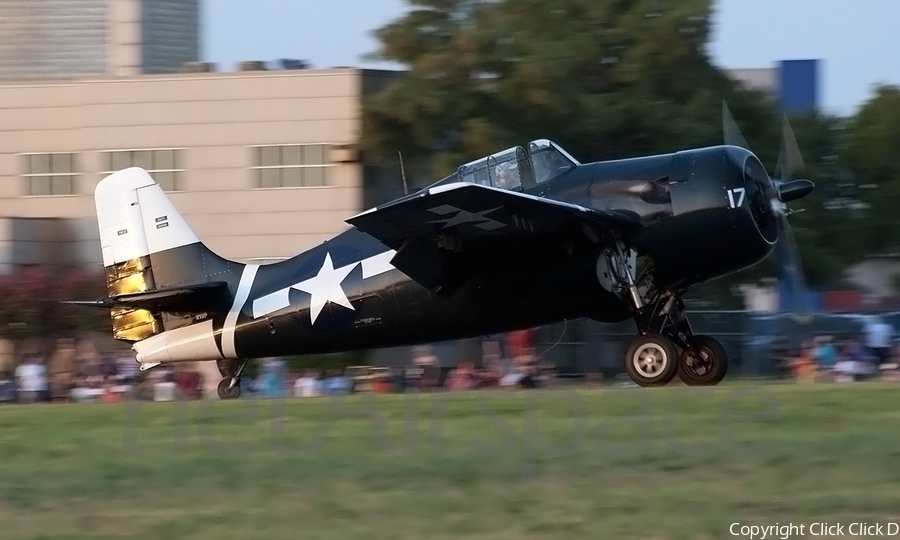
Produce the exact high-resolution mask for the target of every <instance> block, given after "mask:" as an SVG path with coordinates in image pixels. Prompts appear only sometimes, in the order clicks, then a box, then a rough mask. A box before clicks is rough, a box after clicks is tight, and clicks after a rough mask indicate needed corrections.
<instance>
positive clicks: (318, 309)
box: [292, 253, 359, 324]
mask: <svg viewBox="0 0 900 540" xmlns="http://www.w3.org/2000/svg"><path fill="white" fill-rule="evenodd" d="M357 264H359V263H358V262H355V263H353V264H350V265H347V266H343V267H341V268H338V269H335V268H334V263H332V262H331V254H330V253H326V254H325V262H324V263H322V268H321V269H320V270H319V273H318V274H316V276H315V277H311V278H309V279H307V280H306V281H301V282H300V283H297V284H296V285H293V286H292V287H293V288H295V289H297V290H300V291H303V292H305V293H309V294H310V295H312V296H311V298H310V300H309V318H310V322H311V323H312V324H315V323H316V319H317V318H318V317H319V314H320V313H322V308H324V307H325V304H327V303H328V302H332V303H334V304H338V305H340V306H344V307H345V308H348V309H354V308H353V304H351V303H350V300H348V299H347V295H346V294H345V293H344V289H342V288H341V282H342V281H344V279H345V278H346V277H347V275H349V274H350V272H352V271H353V269H354V268H356V265H357Z"/></svg>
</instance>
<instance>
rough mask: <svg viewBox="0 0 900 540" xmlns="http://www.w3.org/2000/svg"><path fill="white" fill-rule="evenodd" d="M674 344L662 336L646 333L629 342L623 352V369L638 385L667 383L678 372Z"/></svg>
mask: <svg viewBox="0 0 900 540" xmlns="http://www.w3.org/2000/svg"><path fill="white" fill-rule="evenodd" d="M676 351H677V349H676V347H675V344H674V343H672V341H671V340H670V339H669V338H667V337H664V336H661V335H658V334H647V335H643V336H638V337H636V338H635V339H634V341H632V342H631V346H629V347H628V352H627V353H626V354H625V370H626V371H627V372H628V376H629V377H631V380H632V381H634V382H635V383H636V384H638V385H640V386H662V385H664V384H668V383H670V382H671V381H672V379H674V378H675V375H676V374H677V373H678V365H679V362H678V354H677V352H676Z"/></svg>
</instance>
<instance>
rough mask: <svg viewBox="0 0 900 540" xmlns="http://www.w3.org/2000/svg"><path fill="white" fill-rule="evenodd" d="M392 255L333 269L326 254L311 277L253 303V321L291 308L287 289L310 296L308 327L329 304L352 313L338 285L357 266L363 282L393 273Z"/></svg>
mask: <svg viewBox="0 0 900 540" xmlns="http://www.w3.org/2000/svg"><path fill="white" fill-rule="evenodd" d="M394 254H396V251H394V250H390V251H385V252H383V253H379V254H378V255H374V256H372V257H369V258H367V259H363V260H361V261H357V262H354V263H351V264H348V265H346V266H341V267H338V268H335V267H334V263H333V262H332V260H331V253H328V252H326V253H325V260H324V261H322V267H321V268H319V271H318V272H317V273H316V275H315V276H313V277H311V278H308V279H305V280H303V281H301V282H298V283H295V284H293V285H291V286H290V287H285V288H284V289H280V290H278V291H275V292H273V293H271V294H267V295H265V296H261V297H259V298H257V299H256V300H254V301H253V318H254V319H258V318H260V317H264V316H266V315H269V314H271V313H274V312H276V311H279V310H281V309H284V308H286V307H289V306H290V305H291V302H290V298H289V296H290V290H291V289H297V290H298V291H303V292H305V293H308V294H309V295H310V300H309V318H310V323H311V324H315V323H316V319H318V318H319V315H320V314H321V313H322V309H324V308H325V306H326V305H327V304H328V303H329V302H331V303H333V304H337V305H339V306H343V307H345V308H347V309H351V310H355V308H354V307H353V304H351V303H350V299H349V298H347V294H346V293H345V292H344V289H343V287H341V282H342V281H344V279H346V278H347V276H348V275H350V272H352V271H353V269H354V268H356V267H357V266H359V265H361V266H362V278H363V279H367V278H370V277H373V276H377V275H379V274H383V273H384V272H387V271H389V270H393V269H394V266H393V265H392V264H391V259H392V258H393V257H394Z"/></svg>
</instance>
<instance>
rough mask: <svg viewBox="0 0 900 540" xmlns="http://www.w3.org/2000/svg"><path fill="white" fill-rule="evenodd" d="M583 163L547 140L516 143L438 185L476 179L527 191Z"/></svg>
mask: <svg viewBox="0 0 900 540" xmlns="http://www.w3.org/2000/svg"><path fill="white" fill-rule="evenodd" d="M578 165H580V163H578V160H576V159H575V158H573V157H572V156H571V155H569V154H568V153H567V152H566V151H565V150H563V149H562V148H560V147H559V146H557V145H556V144H554V143H553V142H552V141H548V140H547V139H539V140H536V141H532V142H530V143H528V150H527V151H526V150H525V149H524V148H522V147H521V146H515V147H513V148H509V149H506V150H503V151H501V152H497V153H495V154H491V155H490V156H487V157H484V158H481V159H478V160H475V161H472V162H469V163H466V164H465V165H462V166H461V167H460V168H459V169H457V170H456V172H455V173H453V174H451V175H450V176H448V177H447V178H444V179H443V180H441V181H440V182H438V183H437V184H435V185H440V184H448V183H451V182H472V183H474V184H481V185H483V186H491V187H495V188H499V189H514V190H519V191H521V190H523V189H529V188H531V187H534V186H535V185H536V184H541V183H543V182H547V181H549V180H552V179H554V178H557V177H559V176H561V175H563V174H565V173H567V172H569V171H570V170H572V169H574V168H575V167H577V166H578Z"/></svg>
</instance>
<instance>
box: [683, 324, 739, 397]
mask: <svg viewBox="0 0 900 540" xmlns="http://www.w3.org/2000/svg"><path fill="white" fill-rule="evenodd" d="M695 351H698V352H699V355H700V357H699V358H698V357H697V352H695ZM727 372H728V354H727V353H726V352H725V347H722V344H721V343H719V342H718V341H716V340H715V339H713V338H711V337H709V336H695V337H694V349H685V350H683V351H682V352H681V361H680V362H679V363H678V378H680V379H681V380H682V382H684V384H687V385H689V386H713V385H716V384H719V383H720V382H722V379H724V378H725V374H726V373H727Z"/></svg>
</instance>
